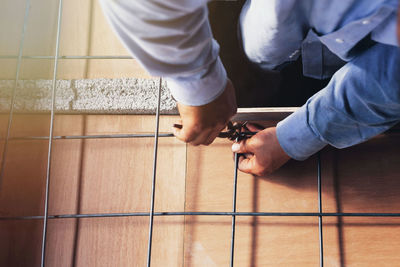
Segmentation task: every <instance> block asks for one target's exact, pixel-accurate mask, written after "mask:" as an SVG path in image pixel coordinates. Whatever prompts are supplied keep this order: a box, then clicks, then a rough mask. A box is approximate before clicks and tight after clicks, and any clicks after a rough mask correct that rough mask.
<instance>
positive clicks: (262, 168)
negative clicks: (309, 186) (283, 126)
mask: <svg viewBox="0 0 400 267" xmlns="http://www.w3.org/2000/svg"><path fill="white" fill-rule="evenodd" d="M246 126H247V128H248V129H249V130H250V131H254V132H258V133H257V134H255V135H254V136H252V137H251V138H249V139H244V140H241V141H240V142H238V143H234V144H233V145H232V151H233V152H236V153H240V154H242V155H240V157H239V170H241V171H242V172H245V173H250V174H253V175H256V176H265V175H268V174H270V173H272V172H273V171H275V170H277V169H279V168H280V167H281V166H282V165H283V164H285V163H286V162H287V161H288V160H289V159H290V157H289V156H288V155H287V154H286V153H285V151H283V149H282V147H281V146H280V144H279V142H278V138H277V137H276V127H271V128H266V129H264V130H261V129H260V128H259V127H257V126H256V125H253V124H250V123H249V124H247V125H246Z"/></svg>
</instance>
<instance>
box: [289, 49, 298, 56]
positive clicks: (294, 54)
mask: <svg viewBox="0 0 400 267" xmlns="http://www.w3.org/2000/svg"><path fill="white" fill-rule="evenodd" d="M299 52H300V50H299V49H297V50H295V51H294V52H293V53H292V54H291V55H290V56H289V58H294V57H295V56H296V55H297V54H298V53H299Z"/></svg>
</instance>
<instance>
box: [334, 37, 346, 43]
mask: <svg viewBox="0 0 400 267" xmlns="http://www.w3.org/2000/svg"><path fill="white" fill-rule="evenodd" d="M335 41H336V43H339V44H343V43H344V41H343V39H340V38H336V39H335Z"/></svg>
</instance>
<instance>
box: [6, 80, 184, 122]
mask: <svg viewBox="0 0 400 267" xmlns="http://www.w3.org/2000/svg"><path fill="white" fill-rule="evenodd" d="M158 84H159V79H158V78H157V79H138V78H119V79H81V80H58V81H57V90H56V111H58V112H63V113H106V114H154V113H155V110H156V107H157V90H158ZM13 87H14V81H13V80H0V112H8V111H9V109H10V100H11V95H12V91H13ZM51 88H52V81H51V80H21V81H18V86H17V96H16V99H15V105H14V111H15V112H18V113H22V112H48V111H49V110H50V108H51ZM161 113H162V114H177V113H178V112H177V109H176V102H175V100H174V99H173V98H172V96H171V94H170V92H169V90H168V88H167V84H166V82H163V83H162V94H161Z"/></svg>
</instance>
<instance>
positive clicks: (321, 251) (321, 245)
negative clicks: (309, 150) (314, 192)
mask: <svg viewBox="0 0 400 267" xmlns="http://www.w3.org/2000/svg"><path fill="white" fill-rule="evenodd" d="M317 165H318V166H317V172H318V173H317V177H318V178H317V180H318V212H319V214H320V215H318V230H319V265H320V266H321V267H323V266H324V242H323V236H322V216H321V214H322V197H321V154H320V153H318V155H317Z"/></svg>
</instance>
